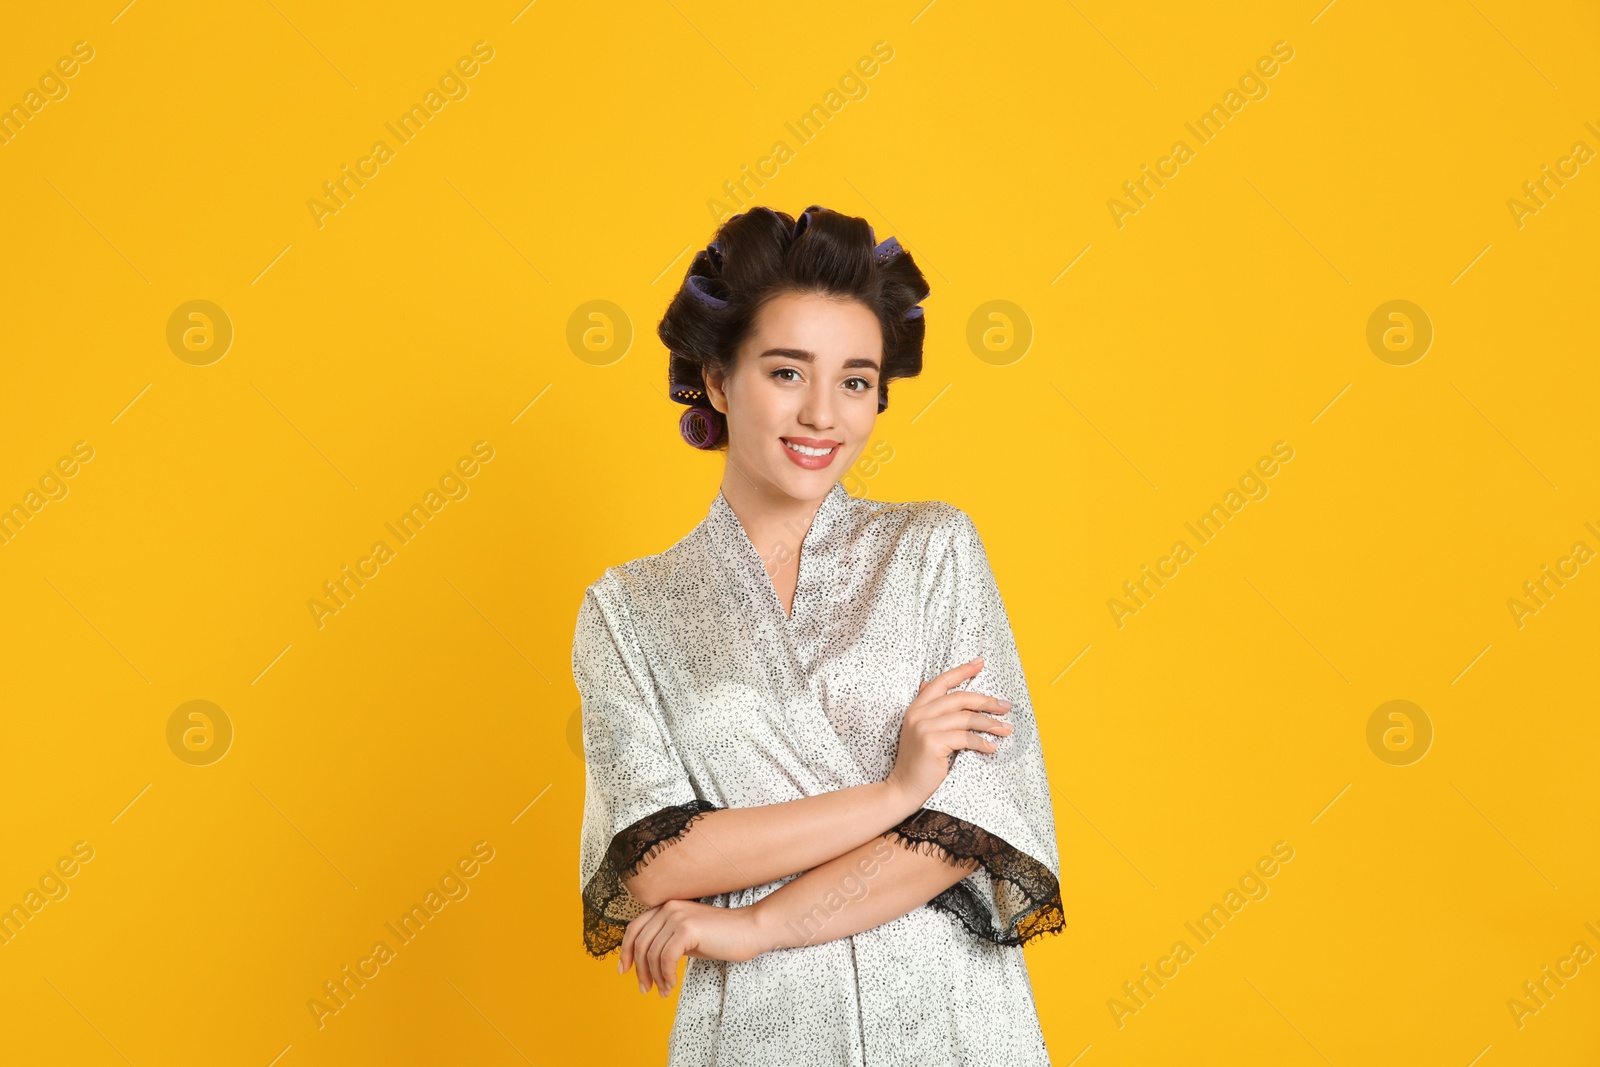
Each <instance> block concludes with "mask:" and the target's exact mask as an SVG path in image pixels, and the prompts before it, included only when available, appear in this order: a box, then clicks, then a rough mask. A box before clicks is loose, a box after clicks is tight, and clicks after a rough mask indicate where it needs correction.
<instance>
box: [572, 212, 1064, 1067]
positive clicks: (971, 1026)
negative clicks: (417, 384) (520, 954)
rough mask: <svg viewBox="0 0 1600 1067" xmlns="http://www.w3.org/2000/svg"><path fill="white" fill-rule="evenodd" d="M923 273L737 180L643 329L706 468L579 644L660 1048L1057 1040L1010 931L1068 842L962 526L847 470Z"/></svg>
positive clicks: (1033, 918)
mask: <svg viewBox="0 0 1600 1067" xmlns="http://www.w3.org/2000/svg"><path fill="white" fill-rule="evenodd" d="M927 295H928V287H927V283H926V282H925V280H924V279H923V276H922V273H921V272H920V271H919V270H918V269H917V267H916V265H915V264H914V263H913V262H912V260H911V257H910V256H909V255H907V254H906V253H905V252H904V251H902V250H901V248H900V246H899V243H898V242H896V241H895V240H894V239H893V238H889V239H888V240H885V241H882V242H876V241H875V238H874V235H873V232H872V227H871V226H869V225H868V224H867V223H866V221H865V220H863V219H858V218H851V217H849V216H845V215H840V214H837V213H835V212H831V211H827V210H825V209H823V208H820V207H811V208H808V209H807V210H806V211H805V212H804V213H803V214H802V215H801V216H800V217H799V219H798V220H796V219H793V218H791V217H790V216H788V215H785V214H782V213H781V212H776V211H772V210H770V209H767V208H756V209H753V210H751V211H750V212H748V213H747V214H744V215H738V216H735V217H733V218H731V219H729V220H728V221H727V222H726V223H724V224H723V226H722V228H721V230H719V232H718V233H717V236H716V239H715V240H713V241H712V243H711V244H710V246H708V247H707V248H706V249H705V250H704V251H703V252H701V253H699V254H698V255H696V257H695V259H694V262H693V263H692V264H691V266H690V268H689V272H688V276H687V277H686V278H685V280H684V283H683V286H682V288H681V289H680V290H679V292H678V293H677V295H676V296H675V297H674V299H673V302H672V304H671V306H670V307H669V308H668V309H667V312H666V316H665V318H664V319H663V320H662V322H661V324H660V326H659V328H658V331H657V332H658V334H659V336H660V338H661V340H662V341H663V342H665V344H666V345H667V348H668V350H669V351H670V353H671V364H670V366H671V374H672V396H673V398H674V399H675V400H678V401H679V402H681V403H684V404H691V405H694V407H693V409H692V410H691V411H690V412H688V413H687V414H686V416H685V419H684V422H683V423H682V424H681V427H682V429H683V433H684V436H685V439H687V440H688V441H689V443H690V444H693V445H695V446H697V447H702V448H708V447H710V448H718V449H725V450H726V453H727V463H726V469H725V471H724V474H723V478H722V486H721V489H720V491H719V492H718V494H717V496H716V499H715V500H713V501H712V502H711V505H710V508H709V509H708V511H707V514H706V517H705V519H704V520H703V521H702V522H701V523H700V524H699V525H697V526H696V527H695V528H694V529H693V530H691V531H689V533H688V534H687V535H686V536H685V537H684V538H683V539H681V540H680V541H679V542H678V543H677V544H675V545H673V546H672V547H671V548H669V549H667V550H666V551H665V552H661V553H658V554H657V555H654V556H647V557H643V558H640V559H635V560H632V561H630V562H628V563H624V564H621V565H619V566H615V567H609V568H607V569H606V571H605V573H604V574H603V575H601V577H600V578H599V579H598V580H596V581H594V582H592V583H590V585H589V587H588V588H587V589H586V590H585V591H584V595H583V600H582V603H581V605H580V606H579V609H578V617H577V625H576V628H575V632H574V637H573V646H572V670H573V677H574V679H575V681H576V682H577V686H578V691H579V694H580V695H581V697H582V701H583V747H584V760H585V766H586V771H587V773H586V780H585V794H584V817H583V828H582V835H581V844H580V856H579V887H580V890H581V893H582V898H583V917H584V919H583V938H584V945H585V947H586V948H587V949H588V951H589V953H590V954H591V955H594V956H597V957H598V956H604V955H606V954H608V953H609V952H610V951H611V950H612V949H619V950H620V952H619V958H618V962H617V969H618V971H619V972H623V971H626V970H627V969H628V968H629V967H630V966H631V967H634V968H636V970H637V975H638V982H639V989H640V992H648V991H649V989H650V987H651V986H655V987H657V988H659V989H660V991H661V995H662V996H665V995H666V993H667V991H668V990H669V989H671V988H672V987H673V986H674V985H676V984H677V974H678V967H679V964H680V963H681V962H682V961H684V960H687V964H686V965H685V968H684V974H683V983H682V992H681V994H680V997H679V1001H678V1011H677V1015H676V1018H675V1021H674V1023H673V1028H672V1034H671V1037H670V1038H669V1041H668V1059H667V1062H668V1067H722V1065H733V1064H740V1065H763V1064H771V1065H774V1067H776V1065H780V1064H781V1065H783V1067H790V1065H793V1064H807V1065H818V1067H821V1065H833V1064H839V1065H849V1067H860V1065H863V1064H868V1063H916V1064H942V1063H954V1062H960V1063H963V1064H967V1065H977V1067H983V1065H993V1067H1001V1065H1005V1067H1032V1065H1037V1064H1048V1063H1049V1057H1048V1055H1047V1053H1046V1051H1045V1046H1044V1039H1043V1036H1042V1034H1041V1031H1040V1027H1039V1020H1038V1016H1037V1014H1036V1011H1035V1007H1034V1000H1033V991H1032V986H1031V985H1030V983H1029V978H1028V972H1027V968H1026V966H1025V964H1024V962H1023V958H1022V945H1023V944H1024V943H1025V942H1028V941H1031V940H1033V939H1034V938H1035V937H1037V936H1039V935H1041V934H1044V933H1049V932H1055V931H1059V930H1060V929H1062V927H1063V926H1064V925H1065V919H1064V917H1063V913H1062V907H1061V891H1060V883H1059V877H1060V861H1059V858H1058V855H1057V849H1056V841H1055V824H1054V821H1053V816H1052V813H1051V805H1050V791H1049V785H1048V782H1047V781H1046V778H1045V769H1044V760H1043V754H1042V748H1041V745H1040V742H1039V736H1038V728H1037V723H1036V722H1035V719H1034V715H1033V708H1032V704H1031V702H1030V701H1029V698H1028V687H1027V682H1026V679H1025V678H1024V677H1023V673H1022V666H1021V662H1020V660H1019V659H1018V654H1017V647H1016V642H1015V641H1014V640H1013V638H1012V635H1011V628H1010V622H1009V620H1008V618H1007V616H1006V612H1005V607H1004V604H1003V603H1002V601H1001V599H1000V594H999V590H998V589H997V588H996V586H995V581H994V575H993V573H992V572H991V571H990V569H989V563H988V557H987V556H986V554H985V552H984V548H983V542H982V540H981V539H980V538H979V536H978V532H977V529H976V527H975V526H974V525H973V523H972V520H971V519H970V518H969V517H968V516H967V515H966V513H965V512H963V511H961V510H960V509H959V508H956V507H954V506H952V505H950V504H947V503H944V502H942V501H938V500H924V501H913V502H905V503H883V502H879V501H871V500H865V499H860V498H857V497H854V496H852V495H851V494H850V493H848V492H846V491H845V487H844V484H843V482H842V481H841V478H842V477H844V476H845V475H847V474H848V472H849V471H850V470H851V467H852V465H853V464H854V463H855V462H856V460H857V458H858V457H860V456H861V455H862V450H863V449H864V448H865V447H866V445H867V442H868V440H869V439H870V438H871V436H872V431H873V428H874V424H875V422H876V419H877V416H878V413H879V412H880V411H882V410H883V409H884V408H885V407H887V406H888V399H889V382H890V380H891V379H894V378H902V377H908V376H911V375H915V374H917V373H918V372H919V371H920V370H921V369H922V340H923V329H924V327H923V321H922V309H921V307H920V306H918V305H919V304H920V302H921V301H922V300H923V299H924V298H925V297H926V296H927ZM974 657H976V658H974ZM975 1006H981V1010H975Z"/></svg>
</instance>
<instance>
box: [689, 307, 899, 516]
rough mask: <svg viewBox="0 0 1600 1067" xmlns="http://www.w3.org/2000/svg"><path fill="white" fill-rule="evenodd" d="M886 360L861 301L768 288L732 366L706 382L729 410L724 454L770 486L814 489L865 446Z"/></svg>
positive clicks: (794, 492)
mask: <svg viewBox="0 0 1600 1067" xmlns="http://www.w3.org/2000/svg"><path fill="white" fill-rule="evenodd" d="M882 366H883V331H882V329H881V328H880V327H879V325H878V317H877V316H876V315H875V314H874V313H873V312H872V311H871V310H870V309H868V308H867V306H866V305H864V304H862V303H860V302H858V301H855V300H843V299H838V298H835V297H828V296H822V295H820V294H817V293H793V292H790V293H783V294H780V295H779V296H776V297H774V298H773V299H772V300H770V301H768V303H767V305H766V306H765V307H763V308H762V309H761V313H760V314H759V315H758V316H757V317H756V323H755V328H754V329H753V330H752V331H751V334H750V336H749V337H748V338H746V339H745V342H744V344H743V345H742V346H741V347H740V349H739V352H738V353H737V355H736V357H735V360H734V365H733V370H732V372H731V373H730V374H729V375H728V377H727V378H726V379H725V380H723V381H721V382H717V381H707V383H706V392H707V393H708V394H709V395H710V399H711V403H712V405H713V406H714V407H715V408H716V409H717V410H718V411H720V412H722V413H723V414H724V415H725V416H727V419H728V463H729V464H731V465H732V466H733V467H734V468H735V470H737V471H738V472H739V473H741V474H743V475H744V476H745V477H746V478H748V479H750V481H752V482H754V483H756V484H757V485H759V486H761V487H762V488H763V489H764V490H766V491H769V492H778V493H782V494H785V495H788V496H791V497H794V498H796V499H799V500H817V499H820V498H821V497H823V496H824V495H826V494H827V492H828V490H829V489H831V488H832V487H833V483H834V482H836V481H838V480H839V479H841V478H843V477H844V475H845V472H847V471H848V470H849V469H850V467H851V466H852V465H853V464H854V463H855V461H856V458H857V457H858V456H860V455H861V450H862V449H863V448H865V447H866V444H867V438H868V437H869V436H870V435H871V434H872V427H873V424H874V423H875V422H876V421H877V418H878V380H879V372H880V371H881V369H882ZM791 444H794V445H800V446H804V447H805V448H806V451H807V452H811V453H817V452H823V453H825V454H823V455H805V454H802V453H800V452H798V451H796V450H795V449H793V448H791V447H790V445H791Z"/></svg>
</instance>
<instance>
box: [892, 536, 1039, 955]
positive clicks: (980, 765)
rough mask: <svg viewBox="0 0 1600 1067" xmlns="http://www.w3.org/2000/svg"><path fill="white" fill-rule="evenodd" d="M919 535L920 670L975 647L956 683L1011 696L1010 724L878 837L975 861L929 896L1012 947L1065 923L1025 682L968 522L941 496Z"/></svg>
mask: <svg viewBox="0 0 1600 1067" xmlns="http://www.w3.org/2000/svg"><path fill="white" fill-rule="evenodd" d="M946 507H947V508H948V511H947V512H946V513H945V514H944V515H943V517H942V519H941V521H940V522H939V524H938V527H937V528H936V529H935V530H934V531H933V532H932V534H931V535H930V540H929V544H928V557H927V561H926V568H927V569H926V570H925V571H924V579H923V601H922V603H923V616H922V633H923V643H922V647H923V650H924V652H923V655H924V659H923V661H922V670H923V674H922V677H923V678H924V679H928V678H932V677H933V676H934V675H936V674H939V673H941V672H943V671H947V670H949V669H950V668H952V667H956V666H959V665H961V664H962V663H966V662H968V661H970V660H972V659H973V658H974V657H976V656H979V655H982V656H983V657H984V666H983V670H982V671H980V672H979V673H978V675H977V676H976V677H975V678H973V679H971V680H969V681H968V682H967V683H965V684H964V685H963V686H962V688H964V689H968V690H972V691H975V692H980V693H987V694H989V695H991V696H997V697H1004V698H1006V699H1008V700H1010V701H1011V711H1010V713H1009V714H1008V715H1007V716H1006V717H1005V720H1004V721H1008V722H1010V723H1012V724H1013V726H1014V727H1015V729H1013V731H1012V732H1011V733H1010V734H1008V735H1006V736H1004V737H1001V738H1000V739H999V741H998V744H997V745H996V749H995V751H993V752H980V751H977V750H976V749H963V750H961V751H958V752H956V753H954V754H953V755H952V757H951V767H950V772H949V774H948V775H947V776H946V777H945V780H944V781H943V782H942V783H940V785H939V788H938V789H936V790H935V791H934V793H933V795H932V796H930V797H929V798H928V800H927V801H926V802H925V803H924V805H923V808H922V809H921V810H920V811H918V812H916V813H915V814H913V815H912V816H911V817H909V818H908V819H906V820H905V821H904V822H902V823H901V824H900V825H899V826H897V827H895V828H894V829H892V830H890V831H889V833H888V834H887V835H886V836H887V837H888V838H889V839H890V840H892V841H895V842H896V843H898V844H901V845H903V846H905V847H908V848H913V849H916V850H918V851H922V852H928V853H931V854H934V855H937V856H939V857H940V858H942V859H944V860H945V861H946V862H948V863H952V864H960V863H961V862H962V861H972V860H976V861H978V862H979V863H980V864H981V866H980V867H979V868H978V869H977V870H975V871H974V872H973V873H972V874H971V875H969V876H968V877H966V878H963V879H962V880H961V881H959V882H957V883H956V884H955V885H954V886H952V887H950V888H949V889H948V890H946V891H945V892H943V893H941V894H940V895H939V896H937V897H935V898H934V899H933V900H931V901H929V904H930V905H931V906H933V907H935V908H938V909H940V910H943V911H946V912H949V913H951V914H953V915H954V916H955V917H956V918H958V919H959V920H960V921H961V923H962V925H964V926H965V927H966V928H967V929H968V930H970V931H971V932H972V933H974V934H976V935H977V936H979V937H981V938H984V939H986V940H988V941H992V942H995V943H997V944H1002V945H1021V944H1026V943H1027V942H1029V941H1031V940H1033V939H1034V938H1035V937H1038V936H1039V935H1041V934H1044V933H1056V932H1059V931H1060V930H1062V929H1063V928H1064V927H1065V926H1066V918H1065V916H1064V914H1063V912H1062V907H1061V885H1060V876H1061V866H1060V858H1059V855H1058V852H1057V845H1056V836H1055V815H1054V811H1053V809H1052V807H1051V801H1050V784H1049V781H1048V779H1047V778H1046V776H1045V764H1044V752H1043V749H1042V748H1041V746H1040V740H1039V730H1038V724H1037V722H1036V720H1035V718H1034V714H1033V702H1032V700H1030V699H1029V695H1028V683H1027V679H1026V678H1025V677H1024V676H1023V671H1022V662H1021V658H1020V656H1019V655H1018V652H1017V645H1016V641H1015V640H1014V638H1013V636H1012V633H1011V622H1010V619H1009V617H1008V616H1007V614H1006V609H1005V604H1004V602H1003V601H1002V600H1001V597H1000V590H999V588H998V586H997V585H996V583H995V579H994V574H993V572H992V571H991V570H990V568H989V559H988V555H987V553H986V552H985V551H984V547H983V541H982V539H981V538H979V536H978V531H977V528H976V527H975V526H974V525H973V522H972V519H971V518H970V517H969V516H968V515H967V514H966V512H964V511H961V510H960V509H959V508H955V507H951V506H949V505H946Z"/></svg>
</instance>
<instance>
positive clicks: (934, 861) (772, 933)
mask: <svg viewBox="0 0 1600 1067" xmlns="http://www.w3.org/2000/svg"><path fill="white" fill-rule="evenodd" d="M977 869H978V862H977V861H976V860H972V861H968V862H966V863H964V864H962V865H960V866H956V865H953V864H950V863H947V862H946V861H945V860H943V859H942V858H940V857H938V856H934V855H929V854H927V853H924V852H920V851H916V850H914V849H908V848H904V847H902V846H899V845H896V844H893V843H891V842H890V841H889V840H888V839H887V838H884V837H878V838H876V839H874V840H872V841H868V842H867V843H866V844H863V845H860V846H858V847H856V848H854V849H851V850H850V851H849V852H847V853H845V854H844V855H842V856H839V857H837V858H836V859H832V860H829V861H828V862H827V863H824V864H822V865H821V866H819V867H814V868H812V869H811V870H809V871H807V872H806V873H805V874H802V875H801V876H800V877H798V878H795V879H793V880H792V881H790V882H787V883H785V884H784V885H782V886H780V887H779V888H778V889H776V890H774V891H773V892H771V893H769V894H767V895H766V896H765V897H763V898H761V899H760V900H759V901H757V902H756V903H755V904H754V905H752V906H751V908H750V911H751V921H752V922H753V923H754V924H755V929H756V931H757V935H756V936H757V943H758V945H759V948H760V951H761V952H770V951H771V950H773V949H779V948H798V947H800V946H802V945H816V944H822V943H824V942H827V941H837V940H838V939H839V938H841V937H849V936H850V935H852V934H859V933H861V932H862V931H863V930H870V929H872V928H873V927H875V926H882V925H883V924H884V923H886V922H888V921H890V920H891V919H898V918H899V917H900V916H902V915H904V914H906V913H907V912H910V911H914V910H915V909H917V908H919V907H921V906H922V905H924V904H926V903H927V902H928V901H930V900H932V899H933V898H934V897H936V896H938V895H939V894H940V893H943V892H944V891H945V890H946V889H949V888H950V887H951V886H953V885H955V884H956V883H957V882H959V881H961V879H963V878H965V877H966V876H967V875H969V874H971V873H972V872H973V871H975V870H977Z"/></svg>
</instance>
